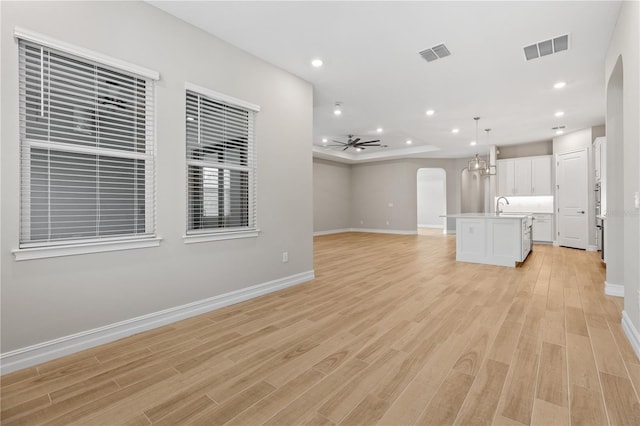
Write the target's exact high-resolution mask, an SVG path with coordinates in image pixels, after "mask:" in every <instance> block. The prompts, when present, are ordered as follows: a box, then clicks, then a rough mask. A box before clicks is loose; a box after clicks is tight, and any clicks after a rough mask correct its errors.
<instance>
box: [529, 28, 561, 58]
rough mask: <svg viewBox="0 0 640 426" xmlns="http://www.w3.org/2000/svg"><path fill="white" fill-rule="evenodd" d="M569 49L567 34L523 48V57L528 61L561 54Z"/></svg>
mask: <svg viewBox="0 0 640 426" xmlns="http://www.w3.org/2000/svg"><path fill="white" fill-rule="evenodd" d="M568 49H569V34H565V35H562V36H560V37H556V38H552V39H549V40H545V41H541V42H539V43H535V44H532V45H531V46H527V47H525V48H524V56H525V58H527V61H530V60H532V59H535V58H539V57H541V56H547V55H551V54H552V53H558V52H562V51H563V50H568Z"/></svg>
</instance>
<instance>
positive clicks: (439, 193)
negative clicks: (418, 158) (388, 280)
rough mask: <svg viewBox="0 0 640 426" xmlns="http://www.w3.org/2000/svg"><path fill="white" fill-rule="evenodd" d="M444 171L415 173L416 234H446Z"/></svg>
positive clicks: (426, 169) (429, 170)
mask: <svg viewBox="0 0 640 426" xmlns="http://www.w3.org/2000/svg"><path fill="white" fill-rule="evenodd" d="M446 179H447V177H446V173H445V171H444V169H439V168H422V169H418V173H417V203H416V204H417V207H418V234H421V233H422V234H425V233H434V232H440V233H445V232H446V224H447V220H446V218H444V217H442V216H444V215H446V214H447V181H446Z"/></svg>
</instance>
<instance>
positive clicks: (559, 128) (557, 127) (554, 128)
mask: <svg viewBox="0 0 640 426" xmlns="http://www.w3.org/2000/svg"><path fill="white" fill-rule="evenodd" d="M566 128H567V126H556V127H552V128H551V130H562V129H566Z"/></svg>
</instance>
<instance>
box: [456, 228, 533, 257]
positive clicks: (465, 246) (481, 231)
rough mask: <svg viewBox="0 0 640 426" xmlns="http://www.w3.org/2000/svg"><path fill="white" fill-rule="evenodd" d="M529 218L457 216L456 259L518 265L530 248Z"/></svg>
mask: <svg viewBox="0 0 640 426" xmlns="http://www.w3.org/2000/svg"><path fill="white" fill-rule="evenodd" d="M529 232H530V230H529V227H528V226H527V220H526V219H521V218H515V217H514V218H509V217H504V216H503V217H500V218H481V217H478V218H470V217H465V218H458V219H457V220H456V260H458V261H463V262H473V263H485V264H488V265H500V266H515V265H516V263H517V262H524V260H525V259H526V258H527V255H528V254H529V252H530V251H531V235H530V233H529Z"/></svg>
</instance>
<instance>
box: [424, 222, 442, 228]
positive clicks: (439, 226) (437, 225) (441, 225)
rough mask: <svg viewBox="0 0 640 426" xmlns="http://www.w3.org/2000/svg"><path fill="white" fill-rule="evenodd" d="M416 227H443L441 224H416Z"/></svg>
mask: <svg viewBox="0 0 640 426" xmlns="http://www.w3.org/2000/svg"><path fill="white" fill-rule="evenodd" d="M418 228H436V229H442V228H444V226H442V225H425V224H420V223H419V224H418Z"/></svg>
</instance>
